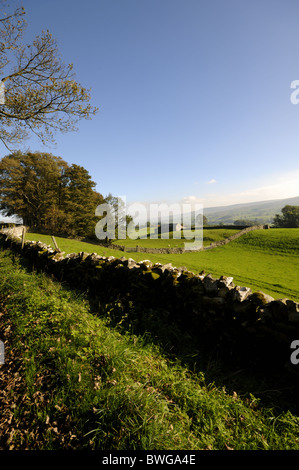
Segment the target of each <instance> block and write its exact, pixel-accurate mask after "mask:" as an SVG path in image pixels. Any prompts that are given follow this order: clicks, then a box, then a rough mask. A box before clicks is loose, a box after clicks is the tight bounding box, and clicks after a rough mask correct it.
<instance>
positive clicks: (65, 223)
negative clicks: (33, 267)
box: [0, 152, 111, 237]
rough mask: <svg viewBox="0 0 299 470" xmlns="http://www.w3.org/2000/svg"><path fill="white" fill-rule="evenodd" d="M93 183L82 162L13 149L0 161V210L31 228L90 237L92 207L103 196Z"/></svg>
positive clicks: (93, 224)
mask: <svg viewBox="0 0 299 470" xmlns="http://www.w3.org/2000/svg"><path fill="white" fill-rule="evenodd" d="M95 186H96V183H95V182H94V181H92V179H91V176H90V175H89V173H88V171H87V170H86V169H85V168H84V167H83V166H79V165H75V164H72V165H69V164H68V163H67V162H65V161H64V160H63V159H62V158H60V157H55V156H54V155H52V154H49V153H40V152H34V153H32V152H27V153H25V154H23V153H21V152H15V153H13V154H9V155H7V156H5V157H4V158H2V160H1V161H0V210H1V212H2V214H3V215H5V216H8V217H9V216H15V215H17V216H18V217H20V218H22V220H23V223H24V224H25V225H27V226H30V227H31V228H35V229H42V230H45V231H49V232H52V233H64V234H66V235H68V236H82V237H93V236H94V227H95V224H96V222H97V220H98V218H96V217H95V209H96V207H97V206H98V205H99V204H101V203H103V202H104V200H105V199H104V197H103V195H102V194H100V193H99V192H97V191H96V190H95ZM109 197H110V199H111V195H109Z"/></svg>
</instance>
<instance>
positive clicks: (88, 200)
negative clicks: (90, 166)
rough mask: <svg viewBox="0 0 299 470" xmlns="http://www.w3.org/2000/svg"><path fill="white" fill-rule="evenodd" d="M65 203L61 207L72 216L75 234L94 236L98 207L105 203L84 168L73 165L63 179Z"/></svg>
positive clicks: (62, 202)
mask: <svg viewBox="0 0 299 470" xmlns="http://www.w3.org/2000/svg"><path fill="white" fill-rule="evenodd" d="M62 179H63V181H64V184H63V201H61V207H62V208H63V211H64V212H65V213H66V214H72V225H73V230H72V231H73V232H74V234H75V235H79V236H92V235H94V229H95V224H96V222H97V221H98V218H95V209H96V207H97V206H98V205H99V204H101V203H102V202H103V196H102V195H101V194H99V193H97V192H96V191H95V190H94V188H95V186H96V184H95V183H94V182H93V181H92V180H91V177H90V175H89V173H88V171H87V170H86V169H85V168H83V166H79V165H74V164H73V165H72V166H71V167H69V168H67V169H66V171H65V172H64V174H63V177H62Z"/></svg>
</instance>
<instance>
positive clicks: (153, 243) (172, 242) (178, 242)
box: [115, 229, 240, 248]
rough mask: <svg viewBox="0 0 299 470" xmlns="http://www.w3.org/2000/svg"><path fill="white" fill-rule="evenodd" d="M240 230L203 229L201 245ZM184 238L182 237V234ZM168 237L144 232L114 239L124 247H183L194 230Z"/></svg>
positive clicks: (174, 233) (197, 236) (171, 234)
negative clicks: (130, 236) (135, 236)
mask: <svg viewBox="0 0 299 470" xmlns="http://www.w3.org/2000/svg"><path fill="white" fill-rule="evenodd" d="M239 231H240V230H234V229H212V230H209V229H204V230H203V235H202V237H203V245H204V246H208V245H210V244H211V243H214V242H218V241H220V240H223V239H224V238H228V237H230V236H232V235H234V234H235V233H237V232H239ZM182 233H183V235H184V236H185V237H186V239H184V238H183V235H182ZM169 235H170V237H172V238H162V237H159V238H150V236H151V237H153V233H152V234H151V235H147V234H146V233H145V232H144V234H143V235H142V236H141V237H140V238H138V239H132V238H127V239H126V240H117V241H115V244H116V245H122V246H125V247H134V248H135V247H136V246H137V245H138V246H140V247H144V248H168V247H170V248H184V245H185V243H190V242H192V239H193V238H194V232H193V231H191V230H185V231H184V232H171V233H170V234H169ZM196 238H198V239H199V238H200V239H201V234H200V232H199V233H198V235H196Z"/></svg>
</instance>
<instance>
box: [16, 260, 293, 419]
mask: <svg viewBox="0 0 299 470" xmlns="http://www.w3.org/2000/svg"><path fill="white" fill-rule="evenodd" d="M10 256H11V255H10ZM14 256H15V257H16V259H17V261H18V264H20V265H21V266H22V267H23V268H24V269H26V271H27V272H29V273H31V272H32V271H37V272H38V271H41V270H38V269H37V268H36V266H34V263H32V262H31V261H29V259H27V258H25V257H20V256H19V255H18V254H14ZM42 272H44V271H43V270H42ZM49 276H50V277H51V278H52V280H54V281H55V282H59V283H60V284H61V285H62V287H63V288H64V289H66V290H67V291H71V292H73V293H74V295H76V296H78V295H79V296H81V297H82V296H84V298H85V299H86V300H88V302H89V305H90V311H91V313H92V314H93V315H98V316H100V317H101V318H102V319H104V320H105V323H106V325H107V326H108V327H110V328H114V329H117V330H118V331H119V332H120V333H121V334H128V333H129V334H132V335H137V336H138V335H141V336H142V337H143V340H144V341H145V342H148V343H153V344H155V345H158V347H159V349H160V351H161V353H162V354H163V355H164V357H166V358H168V359H169V361H170V362H179V363H180V364H181V365H182V366H183V367H185V368H187V369H188V370H190V371H191V372H192V373H194V374H197V373H199V372H201V373H203V374H204V376H205V381H206V383H207V384H211V383H213V384H214V386H216V387H218V388H223V387H224V388H225V389H226V391H227V392H228V393H233V392H236V393H237V394H238V395H239V396H243V397H250V395H254V397H255V398H258V399H259V400H260V404H261V405H262V406H265V407H270V408H273V410H277V413H280V412H281V411H286V410H289V411H290V412H292V413H294V414H298V413H299V404H298V393H299V373H298V372H299V371H297V369H296V368H294V367H293V368H292V367H291V364H290V362H289V363H288V360H287V358H286V357H280V353H279V352H277V351H274V350H273V348H272V349H271V345H270V344H269V345H265V344H261V345H260V346H261V347H260V349H259V348H258V349H256V348H255V349H254V347H253V344H252V342H251V340H252V338H251V337H250V336H246V335H242V334H239V333H240V332H236V331H233V330H232V331H231V334H230V332H229V330H228V331H226V332H225V334H224V332H223V331H222V330H221V326H219V327H218V328H217V327H216V328H215V329H213V328H210V330H209V329H208V330H207V329H206V330H205V331H203V332H202V334H201V333H200V332H199V330H196V331H197V333H196V334H194V331H193V330H192V328H191V329H188V328H185V327H184V326H183V325H182V324H179V323H177V322H176V321H173V319H172V312H170V311H166V310H165V309H150V308H148V309H145V308H141V307H140V306H139V307H136V306H134V305H133V304H132V302H130V301H128V299H126V298H121V297H119V298H117V299H114V300H113V301H109V302H105V301H102V300H101V299H100V298H99V297H96V296H95V295H94V294H90V293H88V292H83V291H82V290H80V289H78V288H75V287H73V286H71V285H70V284H68V283H67V282H61V281H59V280H57V279H55V278H54V276H53V275H51V274H49ZM261 351H263V352H262V353H261ZM297 367H298V368H299V365H298V366H297Z"/></svg>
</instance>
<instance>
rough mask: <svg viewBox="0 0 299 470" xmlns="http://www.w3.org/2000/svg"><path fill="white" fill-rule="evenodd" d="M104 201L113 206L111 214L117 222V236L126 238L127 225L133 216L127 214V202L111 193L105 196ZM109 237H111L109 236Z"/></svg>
mask: <svg viewBox="0 0 299 470" xmlns="http://www.w3.org/2000/svg"><path fill="white" fill-rule="evenodd" d="M103 202H104V203H106V204H109V206H110V208H111V212H110V215H111V216H112V217H113V218H114V223H115V238H116V239H117V238H121V239H123V238H126V234H127V227H128V225H129V223H130V222H131V221H132V220H133V218H132V217H131V216H130V215H129V214H127V212H126V206H125V202H124V201H123V200H122V199H121V198H120V197H116V196H113V195H112V194H111V193H109V194H108V196H106V197H105V199H104V201H103ZM105 229H107V227H105ZM107 238H108V239H109V237H107Z"/></svg>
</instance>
